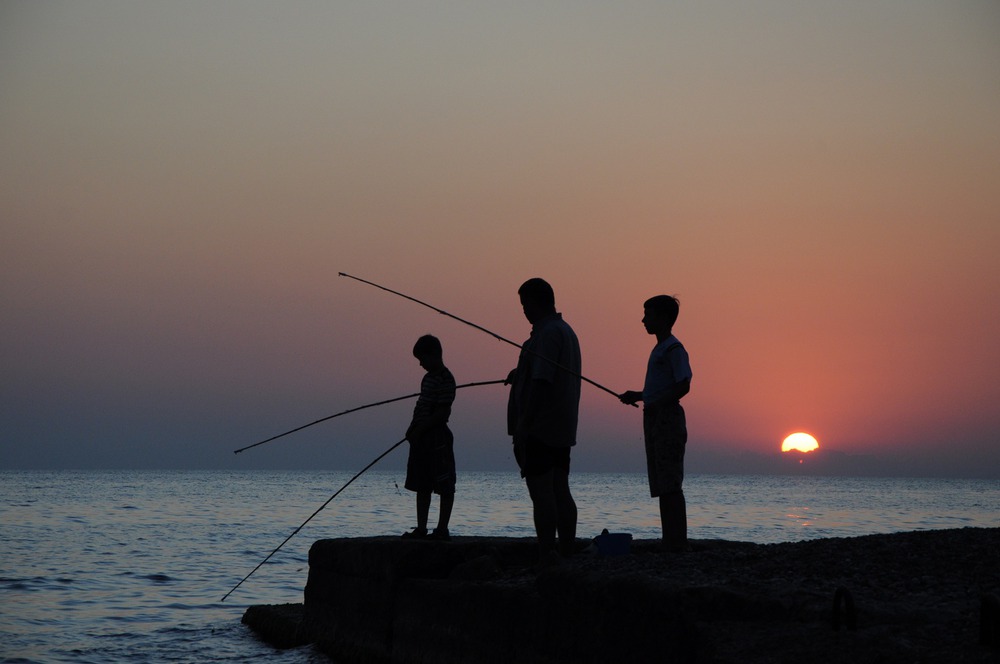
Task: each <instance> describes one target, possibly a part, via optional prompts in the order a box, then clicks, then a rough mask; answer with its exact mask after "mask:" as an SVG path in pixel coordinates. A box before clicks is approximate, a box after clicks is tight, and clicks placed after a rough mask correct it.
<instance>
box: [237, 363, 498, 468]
mask: <svg viewBox="0 0 1000 664" xmlns="http://www.w3.org/2000/svg"><path fill="white" fill-rule="evenodd" d="M503 382H505V381H504V380H503V379H501V380H482V381H479V382H476V383H465V384H464V385H456V386H455V389H456V390H460V389H462V388H463V387H479V386H480V385H497V384H499V383H503ZM419 396H420V392H414V393H413V394H407V395H405V396H401V397H395V398H393V399H386V400H384V401H376V402H375V403H367V404H365V405H364V406H355V407H354V408H348V409H347V410H342V411H340V412H339V413H334V414H333V415H328V416H326V417H321V418H320V419H318V420H314V421H312V422H310V423H309V424H303V425H302V426H300V427H295V428H294V429H291V430H289V431H286V432H284V433H279V434H278V435H277V436H271V437H270V438H267V439H265V440H262V441H260V442H259V443H254V444H253V445H247V446H246V447H241V448H240V449H238V450H233V454H239V453H240V452H243V451H245V450H249V449H250V448H251V447H257V446H258V445H263V444H264V443H270V442H271V441H272V440H278V439H279V438H282V437H284V436H287V435H288V434H290V433H295V432H296V431H302V430H303V429H308V428H309V427H311V426H313V425H314V424H319V423H320V422H326V421H327V420H332V419H333V418H335V417H340V416H341V415H347V414H348V413H353V412H355V411H358V410H364V409H365V408H372V407H374V406H383V405H385V404H387V403H393V402H394V401H402V400H403V399H412V398H413V397H419Z"/></svg>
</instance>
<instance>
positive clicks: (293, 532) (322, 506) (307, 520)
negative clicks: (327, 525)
mask: <svg viewBox="0 0 1000 664" xmlns="http://www.w3.org/2000/svg"><path fill="white" fill-rule="evenodd" d="M405 442H406V438H404V439H403V440H401V441H399V442H398V443H396V444H395V445H393V446H392V447H390V448H389V449H387V450H386V451H385V452H382V454H379V455H378V456H377V457H375V459H374V460H373V461H372V462H371V463H370V464H368V465H367V466H365V467H364V468H362V469H361V470H359V471H358V472H357V473H356V474H355V475H354V477H352V478H351V479H349V480H347V483H346V484H344V486H342V487H340V488H339V489H337V492H336V493H334V494H333V495H332V496H330V497H329V498H327V500H326V502H325V503H323V504H322V505H320V506H319V509H318V510H316V511H315V512H313V513H312V515H310V517H309V518H308V519H306V520H305V521H303V522H302V525H300V526H299V527H298V528H296V529H295V530H293V531H292V534H291V535H289V536H288V537H286V538H285V541H284V542H282V543H281V544H279V545H278V546H277V547H275V549H274V551H272V552H271V553H269V554H267V558H264V560H262V561H260V562H259V563H258V564H257V566H256V567H254V568H253V569H252V570H250V573H249V574H247V575H246V576H244V577H243V578H242V579H241V580H240V582H239V583H237V584H236V585H235V586H233V588H232V590H230V591H229V592H228V593H226V594H225V595H223V596H222V599H221V600H219V601H220V602H225V601H226V598H227V597H229V596H230V595H232V594H233V591H234V590H236V589H237V588H239V587H240V586H242V585H243V582H244V581H246V580H247V579H249V578H250V577H251V576H253V573H254V572H256V571H257V570H259V569H260V568H261V566H263V565H264V563H266V562H267V561H268V560H270V559H271V556H273V555H274V554H276V553H277V552H278V549H280V548H281V547H283V546H285V544H287V543H288V540H290V539H292V538H293V537H295V536H296V535H297V534H298V532H299V531H300V530H302V529H303V528H305V525H306V524H307V523H309V522H310V521H312V520H313V517H315V516H316V515H317V514H319V513H320V512H322V511H323V509H324V508H325V507H326V506H327V505H329V504H330V503H331V502H332V501H333V499H334V498H336V497H337V496H339V495H340V492H341V491H343V490H344V489H346V488H347V487H348V486H350V485H351V482H353V481H354V480H356V479H358V478H359V477H361V476H362V475H363V474H364V472H365V471H366V470H368V469H369V468H371V467H372V466H374V465H375V464H376V463H378V462H379V461H381V460H382V458H383V457H384V456H386V455H387V454H389V452H392V451H393V450H394V449H396V448H397V447H399V446H400V445H402V444H403V443H405Z"/></svg>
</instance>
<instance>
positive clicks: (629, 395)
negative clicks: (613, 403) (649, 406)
mask: <svg viewBox="0 0 1000 664" xmlns="http://www.w3.org/2000/svg"><path fill="white" fill-rule="evenodd" d="M690 391H691V379H690V378H685V379H684V380H682V381H681V382H679V383H674V384H673V385H672V386H671V387H670V389H669V390H667V391H666V392H664V393H663V396H662V397H661V398H662V399H663V400H670V401H680V400H681V398H682V397H683V396H684V395H685V394H687V393H688V392H690ZM618 398H619V399H620V400H621V402H622V403H624V404H628V405H629V406H634V405H635V404H636V402H638V401H642V392H637V391H636V390H628V391H627V392H622V393H621V394H619V395H618ZM659 400H660V399H657V401H659Z"/></svg>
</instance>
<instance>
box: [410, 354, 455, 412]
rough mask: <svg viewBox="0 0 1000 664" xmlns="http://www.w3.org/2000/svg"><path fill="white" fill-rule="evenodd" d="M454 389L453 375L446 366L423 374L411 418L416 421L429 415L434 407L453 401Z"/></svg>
mask: <svg viewBox="0 0 1000 664" xmlns="http://www.w3.org/2000/svg"><path fill="white" fill-rule="evenodd" d="M455 389H456V388H455V377H454V376H452V375H451V371H449V370H448V368H447V367H445V368H443V369H441V370H440V371H435V372H433V373H432V372H427V373H426V374H424V377H423V379H422V380H421V381H420V396H419V397H417V403H416V405H415V406H413V419H414V420H415V421H416V420H420V419H423V418H425V417H427V416H429V415H430V414H431V412H432V411H433V410H434V409H435V408H436V407H439V406H450V405H451V404H452V403H454V402H455ZM446 421H447V420H446Z"/></svg>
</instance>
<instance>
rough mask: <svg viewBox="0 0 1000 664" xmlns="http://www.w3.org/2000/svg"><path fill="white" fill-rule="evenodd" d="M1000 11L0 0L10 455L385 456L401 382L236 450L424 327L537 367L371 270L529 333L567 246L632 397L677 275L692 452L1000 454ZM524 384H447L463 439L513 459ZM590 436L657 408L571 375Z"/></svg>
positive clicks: (989, 469)
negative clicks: (656, 299) (534, 296)
mask: <svg viewBox="0 0 1000 664" xmlns="http://www.w3.org/2000/svg"><path fill="white" fill-rule="evenodd" d="M997 34H1000V4H998V3H996V2H994V0H953V1H949V2H943V1H927V0H881V1H876V2H872V1H871V0H865V1H863V2H862V1H853V0H845V1H844V2H836V3H830V2H819V1H818V0H802V1H796V2H791V1H787V0H752V1H749V2H722V1H718V0H697V1H694V0H677V1H674V2H662V1H656V2H638V1H632V0H625V1H623V2H615V3H605V2H591V1H588V0H579V1H577V2H520V1H517V0H515V1H512V2H504V3H496V2H490V3H484V2H463V3H459V2H422V1H420V2H369V1H365V2H342V1H337V2H304V1H289V2H281V3H275V2H263V1H255V0H245V1H244V0H241V1H238V2H237V1H230V0H218V1H216V2H208V3H206V2H200V1H185V0H177V1H172V2H151V1H143V0H127V1H124V0H123V1H121V2H116V1H87V0H85V1H83V2H79V1H75V0H74V1H60V0H52V1H49V2H44V3H39V2H33V1H27V0H24V1H20V0H4V2H2V3H0V311H2V312H3V313H2V317H3V323H2V325H0V363H2V364H0V373H2V375H3V379H2V381H0V469H22V468H24V469H27V468H53V469H61V468H83V469H88V468H112V469H113V468H151V469H161V468H162V469H202V468H204V469H223V470H225V469H232V470H246V469H264V468H276V469H280V468H289V469H298V468H309V469H313V468H315V469H327V468H329V469H343V470H353V469H360V468H361V467H362V466H363V465H364V464H366V463H368V462H369V461H371V460H372V459H373V458H375V457H376V456H377V455H378V454H380V453H381V452H383V451H384V450H386V449H388V448H389V447H390V446H392V445H393V444H394V443H396V442H397V441H399V440H400V439H401V438H402V437H403V433H404V432H405V429H406V426H407V424H408V422H409V417H410V414H411V412H412V403H413V402H412V400H403V401H400V402H396V403H394V404H390V405H385V406H379V407H374V408H370V409H366V410H364V411H359V412H357V413H353V414H350V415H347V416H343V417H339V418H336V419H333V420H330V421H328V422H325V423H323V424H319V425H316V426H314V427H310V428H308V429H307V430H304V431H302V432H300V433H297V434H294V435H291V436H287V437H285V438H283V439H280V440H279V441H275V442H273V443H269V444H267V445H262V446H259V447H257V448H254V449H253V450H248V451H246V452H243V453H240V454H238V455H234V454H233V451H234V450H236V449H238V448H241V447H245V446H247V445H250V444H253V443H254V442H257V441H259V440H262V439H264V438H267V437H270V436H272V435H275V434H277V433H281V432H283V431H286V430H288V429H291V428H294V427H297V426H299V425H302V424H304V423H307V422H311V421H313V420H315V419H318V418H321V417H325V416H327V415H330V414H333V413H337V412H340V411H342V410H345V409H349V408H352V407H355V406H359V405H363V404H367V403H371V402H375V401H380V400H385V399H389V398H393V397H396V396H402V395H407V394H412V393H414V392H416V391H417V390H418V389H419V383H420V378H421V376H422V371H421V369H420V368H419V366H418V364H417V362H416V360H415V359H414V358H413V357H412V354H411V349H412V345H413V342H414V341H415V340H416V338H417V337H418V336H420V335H422V334H425V333H430V334H435V335H437V336H438V337H439V338H440V339H441V340H442V343H443V345H444V352H445V362H446V364H447V365H448V366H449V367H450V368H451V370H452V372H453V373H454V374H455V377H456V379H457V380H458V382H459V383H466V382H472V381H485V380H496V379H499V378H503V377H504V376H506V374H507V372H508V371H509V370H510V369H511V368H513V366H514V364H515V363H516V360H517V349H516V348H515V347H513V346H510V345H508V344H505V343H503V342H499V341H497V340H496V339H495V338H493V337H491V336H490V335H488V334H485V333H483V332H481V331H478V330H476V329H473V328H472V327H470V326H468V325H464V324H462V323H460V322H457V321H455V320H454V319H451V318H449V317H447V316H442V315H441V314H439V313H436V312H435V311H433V310H431V309H429V308H427V307H422V306H420V305H418V304H415V303H413V302H411V301H408V300H405V299H403V298H401V297H397V296H395V295H392V294H389V293H386V292H384V291H381V290H378V289H375V288H373V287H371V286H368V285H365V284H362V283H360V282H357V281H353V280H351V279H348V278H345V277H340V276H338V274H339V273H340V272H345V273H349V274H352V275H355V276H358V277H361V278H364V279H368V280H370V281H374V282H376V283H378V284H380V285H383V286H385V287H387V288H391V289H394V290H398V291H401V292H403V293H405V294H407V295H410V296H412V297H415V298H418V299H420V300H423V301H425V302H427V303H429V304H431V305H433V306H435V307H438V308H440V309H443V310H445V311H447V312H449V313H451V314H454V315H456V316H459V317H461V318H463V319H465V320H468V321H470V322H474V323H476V324H477V325H480V326H482V327H484V328H486V329H488V330H490V331H491V332H494V333H496V334H499V335H501V336H503V337H505V338H508V339H511V340H514V341H516V342H518V343H520V342H523V341H524V340H525V339H526V338H527V335H528V332H529V329H530V328H529V325H528V323H527V322H526V321H525V320H524V317H523V315H522V312H521V309H520V306H519V303H518V298H517V294H516V292H517V288H518V286H519V285H520V284H521V283H522V282H523V281H525V280H526V279H528V278H530V277H536V276H537V277H542V278H544V279H546V280H548V281H549V282H550V283H551V284H552V286H553V288H554V290H555V293H556V305H557V309H558V310H559V311H560V312H561V313H562V314H563V316H564V318H565V320H566V321H567V322H569V323H570V324H571V325H572V326H573V328H574V329H575V330H576V332H577V334H578V336H579V338H580V342H581V346H582V351H583V370H584V375H585V376H587V377H588V378H589V379H591V380H593V381H595V382H597V383H599V384H601V385H602V386H604V387H607V388H608V389H609V390H610V391H611V392H615V393H617V392H622V391H625V390H628V389H640V388H641V385H642V381H643V375H644V372H645V363H646V359H647V357H648V353H649V351H650V349H651V347H652V343H653V339H652V338H651V337H649V336H648V335H647V334H646V333H645V331H644V329H643V327H642V325H641V323H640V321H641V318H642V313H643V312H642V302H643V301H644V300H645V299H646V298H648V297H650V296H652V295H656V294H660V293H666V294H671V295H676V296H677V297H678V298H679V300H680V302H681V312H680V318H679V319H678V322H677V325H676V326H675V328H674V332H675V334H676V336H677V337H678V338H679V339H680V340H681V341H682V342H683V343H684V345H685V347H686V348H687V349H688V352H689V353H690V357H691V363H692V368H693V371H694V379H693V382H692V389H691V393H690V394H689V395H688V396H687V397H685V399H684V402H683V403H684V405H685V408H686V410H687V414H688V428H689V442H688V448H687V449H688V456H687V469H688V472H690V473H697V472H771V471H774V472H836V473H847V474H862V475H865V474H868V475H878V474H885V475H919V476H923V475H937V476H955V477H989V478H1000V445H998V438H1000V408H998V407H997V404H998V403H1000V380H998V379H997V375H998V370H1000V344H998V343H997V339H998V338H1000V307H998V306H997V301H996V297H997V295H998V294H1000V262H998V261H997V258H996V257H997V255H998V249H1000V122H997V118H998V117H1000V76H998V75H997V72H1000V40H998V39H997V38H996V36H997ZM506 389H507V388H504V387H502V386H497V385H491V386H481V387H471V388H464V389H462V390H460V391H459V393H458V398H457V400H456V403H455V406H454V412H453V417H452V421H451V424H452V429H453V430H454V432H455V436H456V456H457V458H458V466H459V469H460V471H461V470H462V469H469V470H505V469H512V470H513V467H514V464H513V460H512V457H511V454H510V439H509V437H508V436H507V435H506V431H505V407H506V396H507V392H506ZM795 431H805V432H808V433H810V434H812V435H814V436H815V437H816V438H817V440H818V441H819V444H820V449H819V450H817V451H816V452H813V453H810V455H808V456H804V457H802V458H790V457H789V455H784V456H782V455H781V453H780V451H779V450H780V445H781V441H782V439H783V438H784V437H785V436H786V435H788V434H790V433H792V432H795ZM799 461H801V462H802V463H798V462H799ZM404 462H405V452H397V453H396V454H394V455H392V456H390V457H389V458H387V459H386V461H385V462H384V464H385V467H386V468H399V467H401V466H402V464H403V463H404ZM792 462H794V463H792ZM573 463H574V469H576V470H578V471H581V472H583V471H615V472H618V471H636V472H641V471H643V470H644V460H643V453H642V424H641V413H640V411H639V410H637V409H635V408H630V407H628V406H624V405H622V404H621V403H619V402H618V400H617V399H616V398H615V397H614V395H613V394H609V393H608V392H606V391H604V390H601V389H597V388H594V387H591V386H587V385H585V386H584V391H583V396H582V399H581V416H580V432H579V439H578V445H577V447H576V448H575V450H574V461H573Z"/></svg>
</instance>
